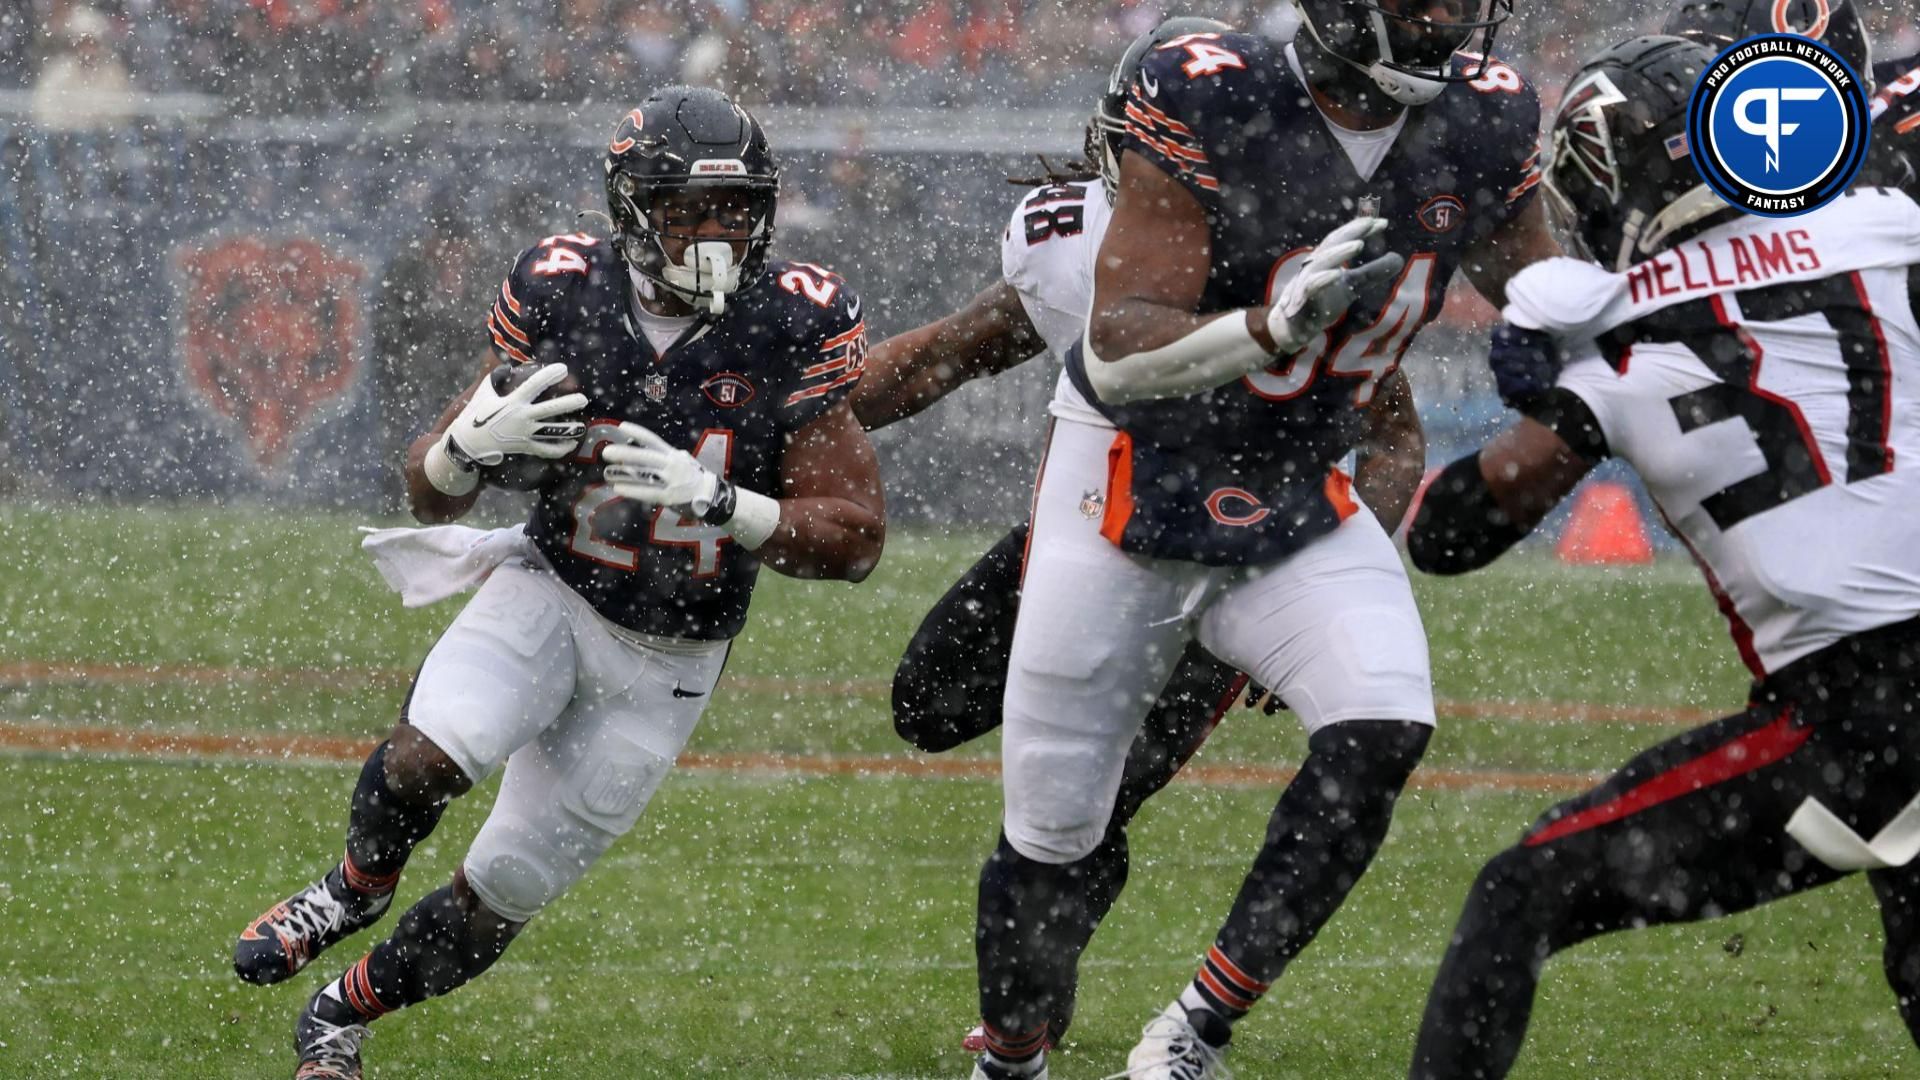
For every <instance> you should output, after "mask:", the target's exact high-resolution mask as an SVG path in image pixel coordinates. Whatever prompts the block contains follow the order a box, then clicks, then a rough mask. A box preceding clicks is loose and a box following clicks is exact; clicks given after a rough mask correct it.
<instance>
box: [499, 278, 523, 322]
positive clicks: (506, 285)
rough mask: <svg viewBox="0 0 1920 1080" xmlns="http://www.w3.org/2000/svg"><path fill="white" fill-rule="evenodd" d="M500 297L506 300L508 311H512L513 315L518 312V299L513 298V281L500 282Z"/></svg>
mask: <svg viewBox="0 0 1920 1080" xmlns="http://www.w3.org/2000/svg"><path fill="white" fill-rule="evenodd" d="M500 299H502V300H505V301H506V302H507V310H508V311H511V312H513V313H514V314H515V315H518V314H520V301H518V300H515V299H514V298H513V282H511V281H503V282H501V283H500Z"/></svg>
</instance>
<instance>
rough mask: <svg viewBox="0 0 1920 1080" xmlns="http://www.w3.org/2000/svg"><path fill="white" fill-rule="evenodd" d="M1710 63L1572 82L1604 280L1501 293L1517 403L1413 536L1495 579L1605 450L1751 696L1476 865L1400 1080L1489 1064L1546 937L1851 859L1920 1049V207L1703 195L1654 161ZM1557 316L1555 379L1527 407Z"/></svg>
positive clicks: (1447, 477)
mask: <svg viewBox="0 0 1920 1080" xmlns="http://www.w3.org/2000/svg"><path fill="white" fill-rule="evenodd" d="M1713 56H1714V54H1713V52H1712V51H1710V50H1708V49H1706V48H1704V47H1702V46H1700V45H1698V44H1695V43H1693V42H1690V41H1686V40H1682V39H1680V38H1675V37H1650V38H1639V39H1636V40H1634V41H1630V42H1627V43H1625V44H1622V45H1619V46H1616V47H1614V48H1612V49H1610V50H1608V51H1607V52H1605V53H1603V54H1601V55H1600V56H1599V57H1598V58H1597V59H1595V60H1593V61H1592V62H1591V63H1589V64H1588V65H1586V67H1584V68H1583V69H1581V71H1580V72H1579V73H1577V74H1576V75H1575V76H1574V79H1573V82H1572V83H1571V84H1570V85H1569V87H1568V90H1567V93H1566V95H1565V96H1564V98H1563V104H1562V106H1561V111H1560V113H1559V116H1558V118H1557V119H1556V121H1555V124H1554V129H1553V130H1554V134H1553V160H1552V165H1551V168H1550V169H1549V172H1548V177H1547V180H1546V182H1545V185H1544V186H1545V188H1546V190H1547V195H1548V200H1549V204H1550V205H1551V206H1553V207H1555V208H1556V209H1557V211H1558V212H1559V213H1561V214H1562V215H1563V216H1564V217H1565V218H1566V219H1567V225H1568V231H1569V232H1570V233H1572V234H1574V235H1577V236H1578V237H1579V238H1580V239H1581V240H1582V241H1583V242H1584V244H1585V246H1586V248H1587V249H1588V250H1587V252H1586V253H1587V254H1589V255H1590V256H1591V257H1592V258H1593V259H1594V260H1595V261H1597V262H1598V263H1600V264H1601V266H1605V267H1621V268H1624V269H1623V270H1622V271H1621V272H1610V271H1608V270H1603V269H1602V268H1601V266H1595V265H1592V264H1590V263H1582V262H1577V261H1574V260H1570V259H1559V260H1552V261H1549V262H1546V263H1542V264H1540V265H1538V266H1536V267H1533V268H1531V269H1528V270H1526V271H1523V272H1522V273H1520V274H1519V275H1518V276H1516V277H1515V278H1514V280H1513V281H1512V283H1511V284H1510V285H1509V286H1508V298H1509V303H1508V305H1507V307H1506V311H1505V314H1506V317H1507V319H1508V320H1509V322H1510V323H1512V324H1514V326H1515V327H1516V328H1514V329H1509V330H1508V331H1507V332H1505V333H1504V334H1502V335H1500V336H1499V337H1498V338H1497V339H1496V348H1495V352H1494V356H1493V363H1494V366H1495V369H1496V372H1497V373H1502V374H1503V377H1504V381H1505V382H1506V384H1507V386H1508V387H1509V389H1510V391H1511V392H1510V393H1509V394H1508V396H1509V397H1510V398H1512V399H1515V400H1517V401H1518V403H1519V404H1521V405H1522V406H1523V411H1525V412H1526V413H1527V414H1528V418H1527V419H1525V420H1523V421H1521V422H1520V423H1519V424H1518V425H1517V426H1515V427H1513V428H1511V429H1509V430H1508V431H1507V432H1506V433H1504V434H1502V435H1501V436H1499V437H1498V438H1496V439H1494V440H1493V441H1492V442H1490V443H1489V444H1488V445H1487V446H1486V447H1485V448H1483V449H1482V450H1480V451H1479V452H1478V453H1476V454H1474V455H1472V456H1470V457H1467V458H1464V459H1462V460H1460V461H1457V462H1455V463H1454V464H1453V465H1451V466H1449V467H1448V468H1447V469H1446V470H1445V471H1444V472H1442V474H1441V475H1440V477H1439V478H1437V479H1436V480H1435V482H1434V484H1433V486H1432V487H1431V488H1430V489H1429V492H1428V495H1427V498H1426V499H1425V500H1424V502H1423V504H1422V506H1421V509H1420V511H1419V514H1418V517H1417V518H1416V520H1415V522H1414V526H1413V529H1412V532H1411V535H1410V537H1409V547H1410V549H1411V551H1412V553H1413V557H1414V562H1415V564H1416V565H1417V566H1419V567H1420V568H1421V569H1424V570H1428V571H1430V572H1437V573H1458V572H1462V571H1466V570H1471V569H1474V568H1476V567H1478V566H1481V565H1484V564H1486V563H1487V562H1490V561H1491V560H1492V559H1494V558H1495V557H1497V556H1498V555H1499V554H1500V553H1501V552H1502V551H1504V550H1506V548H1507V547H1508V546H1510V545H1511V544H1512V543H1513V542H1514V541H1516V540H1518V539H1519V538H1520V537H1521V536H1523V535H1525V533H1526V532H1527V531H1528V530H1530V529H1531V528H1533V526H1534V525H1535V524H1537V523H1538V522H1539V521H1540V519H1541V518H1542V516H1543V515H1545V513H1546V512H1547V511H1548V510H1549V509H1551V508H1552V506H1553V505H1554V504H1555V503H1557V502H1558V501H1559V500H1560V499H1561V498H1562V497H1563V496H1564V495H1566V494H1567V493H1568V492H1569V491H1570V490H1571V489H1572V488H1573V486H1574V485H1575V484H1576V483H1577V482H1578V481H1579V479H1580V478H1581V477H1582V476H1584V475H1585V474H1586V472H1587V471H1588V470H1589V469H1591V468H1592V467H1593V465H1594V464H1595V463H1597V462H1599V461H1600V460H1602V459H1603V458H1606V457H1609V456H1612V457H1618V458H1621V459H1622V460H1625V461H1626V462H1628V463H1629V464H1631V465H1632V466H1633V467H1634V468H1635V469H1636V470H1637V471H1638V472H1639V474H1640V476H1641V478H1642V479H1643V480H1644V481H1645V482H1646V485H1647V489H1648V491H1649V492H1650V493H1651V494H1652V496H1653V498H1654V500H1655V501H1656V502H1657V503H1658V504H1659V506H1660V509H1661V512H1662V513H1663V514H1664V515H1665V516H1666V518H1667V520H1668V522H1669V523H1670V524H1671V526H1672V528H1673V530H1674V532H1675V533H1676V534H1677V535H1678V536H1679V537H1680V538H1681V540H1682V541H1683V542H1684V543H1685V544H1686V545H1687V546H1688V548H1689V549H1690V550H1691V551H1692V552H1693V554H1694V556H1695V558H1696V559H1697V560H1698V562H1699V564H1700V568H1701V570H1702V572H1703V573H1704V574H1705V576H1706V580H1707V585H1708V587H1709V588H1711V589H1712V590H1713V592H1714V594H1715V596H1716V597H1717V598H1718V599H1719V601H1720V608H1721V610H1722V611H1723V612H1724V613H1725V615H1726V617H1727V620H1728V622H1729V624H1730V625H1731V627H1732V631H1733V638H1734V643H1735V645H1736V647H1737V648H1738V649H1739V652H1740V655H1741V658H1742V659H1744V660H1745V661H1746V663H1747V664H1748V666H1749V667H1750V668H1751V669H1752V670H1753V675H1754V685H1753V690H1752V693H1751V694H1750V696H1749V702H1750V704H1749V705H1748V707H1747V708H1746V710H1745V711H1743V712H1739V713H1736V714H1734V715H1732V716H1729V717H1727V718H1725V719H1723V720H1719V721H1717V722H1715V723H1711V724H1708V725H1706V726H1704V727H1701V728H1697V729H1695V730H1693V731H1690V732H1688V733H1686V734H1684V735H1682V736H1680V737H1679V738H1676V739H1673V740H1670V741H1668V742H1666V743H1664V744H1662V745H1660V746H1656V747H1654V748H1652V749H1650V750H1648V751H1646V752H1645V753H1643V754H1641V755H1640V756H1639V757H1637V758H1635V759H1634V760H1632V761H1631V762H1629V763H1627V765H1626V766H1625V767H1624V768H1622V769H1621V770H1620V771H1619V772H1617V773H1615V774H1614V775H1613V777H1612V778H1610V779H1609V780H1607V781H1606V782H1605V783H1603V784H1601V785H1600V786H1599V787H1597V788H1595V789H1594V790H1593V791H1591V792H1589V793H1587V794H1586V795H1583V796H1580V797H1578V798H1575V799H1573V800H1571V801H1569V802H1566V803H1563V804H1561V805H1560V806H1557V807H1554V808H1553V809H1552V810H1549V811H1548V812H1547V813H1546V814H1545V815H1543V816H1542V817H1541V818H1540V819H1539V821H1538V822H1537V823H1536V824H1535V825H1534V826H1533V827H1532V828H1531V829H1530V830H1528V831H1527V833H1526V834H1525V835H1524V836H1523V837H1522V838H1521V840H1520V842H1519V843H1518V844H1516V845H1514V846H1513V847H1511V848H1509V849H1507V850H1506V851H1503V852H1501V853H1500V854H1498V855H1496V856H1495V857H1494V858H1493V859H1492V860H1491V861H1489V862H1488V863H1487V865H1486V867H1485V868H1484V869H1483V870H1482V871H1481V872H1480V876H1479V879H1478V880H1477V881H1476V882H1475V883H1474V886H1473V889H1472V892H1471V893H1470V894H1469V896H1468V898H1467V903H1466V909H1465V911H1463V912H1462V914H1461V916H1460V922H1459V925H1458V926H1457V927H1456V928H1455V930H1454V933H1453V937H1452V944H1451V945H1450V946H1449V948H1448V950H1447V954H1446V959H1445V961H1444V963H1443V964H1442V965H1441V968H1440V972H1439V974H1438V977H1437V978H1436V980H1435V982H1434V986H1433V990H1432V993H1431V995H1430V996H1429V998H1428V1001H1427V1008H1426V1016H1425V1019H1424V1021H1423V1023H1422V1025H1421V1030H1420V1038H1419V1045H1418V1047H1417V1049H1416V1051H1415V1059H1414V1063H1413V1068H1412V1076H1414V1077H1415V1078H1418V1080H1441V1078H1455V1077H1459V1078H1466V1077H1476V1078H1492V1077H1501V1076H1505V1075H1506V1074H1507V1071H1508V1070H1509V1069H1510V1068H1511V1067H1512V1064H1513V1062H1514V1059H1515V1058H1516V1057H1517V1056H1518V1054H1519V1052H1520V1047H1521V1043H1522V1041H1523V1040H1524V1038H1525V1036H1526V1028H1527V1020H1528V1015H1529V1012H1530V1010H1531V1008H1532V1003H1533V998H1534V993H1535V988H1536V985H1537V982H1538V978H1539V973H1540V970H1541V967H1542V965H1543V964H1544V963H1545V962H1546V960H1547V958H1548V957H1549V956H1551V955H1552V954H1553V953H1555V952H1557V951H1560V950H1562V949H1566V948H1569V947H1571V946H1574V945H1576V944H1578V943H1580V942H1582V941H1585V940H1587V939H1589V938H1593V937H1597V936H1599V935H1601V934H1606V933H1610V932H1613V931H1616V930H1625V929H1631V928H1637V927H1642V926H1648V925H1653V924H1660V923H1672V922H1685V921H1693V920H1698V919H1706V918H1711V917H1714V916H1717V915H1725V914H1729V913H1733V912H1738V911H1743V910H1745V909H1747V908H1751V907H1754V906H1756V905H1758V904H1762V903H1766V902H1768V901H1770V900H1775V899H1778V898H1780V897H1783V896H1788V895H1791V894H1794V893H1798V892H1801V891H1804V890H1807V889H1811V888H1814V887H1817V886H1820V885H1825V884H1827V883H1829V882H1832V881H1835V880H1838V879H1839V878H1841V877H1844V876H1846V875H1848V874H1851V873H1853V872H1855V871H1866V872H1867V877H1868V880H1869V881H1870V883H1871V884H1872V886H1873V890H1874V893H1875V895H1876V897H1877V898H1878V899H1879V902H1880V909H1881V915H1882V919H1883V922H1884V924H1885V930H1886V949H1885V954H1884V962H1885V967H1886V976H1887V979H1888V982H1889V983H1890V984H1891V985H1892V988H1893V990H1894V992H1895V996H1896V998H1897V1001H1898V1003H1899V1008H1900V1013H1901V1016H1902V1017H1903V1018H1904V1019H1905V1021H1906V1023H1907V1026H1908V1029H1909V1031H1911V1032H1913V1033H1914V1034H1915V1036H1916V1041H1920V932H1916V931H1920V866H1916V865H1915V864H1914V863H1913V862H1912V860H1913V857H1914V855H1915V854H1916V852H1920V716H1916V715H1915V710H1916V709H1920V544H1916V543H1915V539H1914V538H1915V536H1916V535H1917V534H1920V322H1916V319H1915V311H1916V307H1917V306H1920V206H1916V205H1915V203H1914V201H1913V199H1912V198H1910V197H1909V196H1908V195H1906V194H1904V193H1901V192H1898V191H1896V190H1894V189H1892V188H1887V187H1873V186H1864V185H1863V186H1858V187H1856V188H1855V189H1854V190H1852V191H1850V192H1849V193H1848V194H1847V195H1845V196H1844V197H1842V198H1840V199H1839V200H1837V201H1835V202H1834V203H1832V204H1830V205H1828V206H1827V207H1825V208H1823V209H1820V210H1817V211H1815V212H1813V213H1810V214H1807V215H1804V216H1801V217H1794V218H1784V219H1779V218H1763V217H1751V216H1746V215H1743V214H1741V213H1740V212H1739V211H1737V210H1735V209H1733V208H1731V207H1728V206H1727V205H1726V204H1724V203H1723V202H1721V201H1720V200H1719V199H1717V198H1716V197H1715V196H1713V195H1712V193H1711V192H1710V191H1708V190H1707V189H1706V188H1705V187H1704V186H1702V185H1701V184H1700V180H1699V177H1698V174H1697V173H1696V171H1695V170H1694V167H1693V165H1692V163H1691V162H1690V161H1689V160H1687V157H1686V152H1685V150H1684V149H1682V151H1681V152H1680V153H1679V154H1675V153H1673V152H1672V151H1673V148H1674V147H1676V146H1680V147H1684V145H1685V144H1684V143H1683V142H1679V141H1676V136H1682V135H1684V132H1685V131H1686V111H1687V99H1688V96H1689V95H1688V91H1689V90H1690V89H1691V88H1692V87H1693V85H1694V82H1695V79H1696V77H1697V76H1698V74H1699V72H1700V71H1701V70H1702V69H1703V68H1704V67H1706V66H1707V65H1708V64H1709V63H1711V62H1712V60H1713ZM1549 333H1550V334H1552V335H1554V336H1555V337H1557V338H1559V339H1560V340H1561V341H1563V342H1565V343H1566V353H1565V356H1566V362H1565V366H1564V368H1563V369H1562V370H1560V372H1559V374H1558V376H1557V379H1556V380H1554V381H1553V382H1551V383H1548V382H1546V381H1544V380H1543V381H1541V382H1539V383H1538V385H1539V387H1540V389H1539V391H1538V392H1535V393H1527V392H1526V391H1525V390H1524V389H1519V388H1520V387H1521V386H1522V384H1524V383H1525V381H1526V379H1525V377H1524V374H1525V371H1526V370H1527V369H1529V368H1532V369H1535V370H1537V369H1538V365H1539V361H1540V358H1541V357H1542V356H1543V355H1551V350H1550V349H1548V348H1547V347H1546V346H1547V344H1548V342H1547V340H1546V337H1545V335H1546V334H1549ZM1772 1071H1773V1070H1768V1069H1767V1068H1765V1067H1764V1065H1758V1066H1755V1065H1749V1066H1748V1067H1746V1068H1744V1069H1743V1072H1747V1073H1756V1074H1771V1072H1772Z"/></svg>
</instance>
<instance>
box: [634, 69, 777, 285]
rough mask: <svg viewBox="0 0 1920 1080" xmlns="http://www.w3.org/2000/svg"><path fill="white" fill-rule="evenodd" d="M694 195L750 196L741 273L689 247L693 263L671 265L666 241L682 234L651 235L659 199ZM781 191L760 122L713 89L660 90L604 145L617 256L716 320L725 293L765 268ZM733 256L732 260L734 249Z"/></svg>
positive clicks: (664, 233) (771, 154) (687, 252)
mask: <svg viewBox="0 0 1920 1080" xmlns="http://www.w3.org/2000/svg"><path fill="white" fill-rule="evenodd" d="M695 187H698V188H726V189H734V190H742V191H747V192H750V193H751V195H752V203H751V211H750V214H749V217H750V221H751V225H750V228H749V231H748V236H747V251H746V255H745V257H743V258H742V259H741V260H740V262H739V264H738V265H737V266H731V265H718V266H716V265H715V263H714V261H713V260H712V259H709V258H703V257H701V256H700V254H699V252H697V251H696V245H692V244H690V245H688V247H687V250H686V254H685V257H686V258H687V259H689V260H690V262H689V263H688V264H686V265H681V264H672V263H669V262H668V261H667V252H666V248H665V246H664V245H663V244H662V240H663V238H665V237H668V236H673V235H675V234H670V233H666V232H663V231H661V230H659V229H656V228H655V227H654V224H653V220H654V219H653V216H652V210H653V206H654V201H655V200H656V199H658V198H660V197H661V196H662V195H665V194H669V193H672V192H676V191H682V190H686V189H688V188H695ZM779 191H780V167H779V166H778V165H776V164H775V163H774V160H773V151H772V150H771V149H769V148H768V147H767V136H766V133H765V132H763V131H761V130H760V124H759V122H758V121H756V120H754V118H753V117H752V116H751V115H749V114H748V113H747V111H746V110H745V109H742V108H741V107H740V106H738V105H735V104H734V103H733V101H732V99H730V98H728V97H727V95H725V94H723V93H721V92H720V91H718V90H714V89H711V88H709V87H704V86H668V87H664V88H662V89H659V90H656V91H654V92H653V93H652V94H651V95H649V96H648V97H647V99H646V100H645V101H643V102H641V103H640V107H639V108H637V109H634V110H633V111H631V112H629V113H627V115H625V116H623V117H621V118H620V123H619V124H618V125H617V126H616V127H615V128H614V129H613V139H612V141H611V142H609V143H608V144H607V213H608V214H609V215H610V216H611V217H612V218H613V226H614V230H615V231H616V232H617V233H618V236H617V237H616V240H615V244H614V246H615V248H616V249H617V250H618V251H619V252H620V255H621V257H622V258H623V259H625V260H626V263H627V265H628V267H630V268H632V269H633V270H634V271H635V272H636V273H638V274H640V275H642V276H643V277H646V278H648V279H650V280H652V281H655V282H657V283H659V284H660V285H662V286H664V287H666V288H667V289H669V290H670V291H672V292H673V293H674V294H675V295H677V296H679V297H680V298H682V299H683V300H686V301H687V302H689V303H693V304H696V305H701V306H704V307H705V308H706V309H707V310H708V311H710V312H714V313H717V312H719V311H720V310H721V308H722V306H723V305H724V303H725V297H726V295H727V294H728V293H733V292H738V291H739V290H741V289H744V288H746V287H747V286H748V285H751V284H752V283H753V281H754V279H755V278H757V277H758V276H759V274H760V271H761V270H763V269H764V268H765V267H766V264H767V247H768V245H769V244H771V243H772V241H773V212H774V204H775V202H776V199H777V197H778V195H779ZM675 238H677V239H678V238H683V237H677V236H676V237H675ZM699 246H701V247H707V246H712V247H715V248H717V246H718V245H699ZM714 254H716V255H717V251H716V252H715V253H714ZM726 258H727V259H728V260H729V261H730V260H731V258H732V249H731V248H729V249H728V253H727V256H726Z"/></svg>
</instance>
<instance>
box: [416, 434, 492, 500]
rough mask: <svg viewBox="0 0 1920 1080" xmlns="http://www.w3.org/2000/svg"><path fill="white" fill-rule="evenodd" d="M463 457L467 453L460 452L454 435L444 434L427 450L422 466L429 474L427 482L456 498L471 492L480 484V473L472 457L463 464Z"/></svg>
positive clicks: (442, 492) (443, 493)
mask: <svg viewBox="0 0 1920 1080" xmlns="http://www.w3.org/2000/svg"><path fill="white" fill-rule="evenodd" d="M463 457H466V455H465V454H462V453H459V448H458V447H456V446H454V445H453V436H451V435H447V436H443V437H442V438H441V439H440V440H439V441H438V442H436V443H434V444H433V445H432V446H431V447H429V448H428V450H427V460H426V461H425V463H424V464H423V466H422V469H423V471H425V473H426V474H427V483H429V484H432V485H433V489H434V490H435V491H438V492H439V493H440V494H442V495H451V496H453V497H454V498H456V499H457V498H459V497H461V496H463V495H468V494H471V493H472V491H473V489H474V488H477V487H479V486H480V473H479V471H478V470H477V469H475V468H474V467H473V465H472V461H473V459H472V458H467V463H466V464H462V463H461V461H460V458H463Z"/></svg>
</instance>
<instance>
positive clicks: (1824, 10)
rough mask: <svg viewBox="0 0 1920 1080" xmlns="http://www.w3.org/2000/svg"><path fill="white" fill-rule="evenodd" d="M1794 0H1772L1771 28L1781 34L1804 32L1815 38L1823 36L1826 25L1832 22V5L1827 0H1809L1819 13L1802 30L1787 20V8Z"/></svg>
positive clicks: (1825, 31)
mask: <svg viewBox="0 0 1920 1080" xmlns="http://www.w3.org/2000/svg"><path fill="white" fill-rule="evenodd" d="M1794 2H1795V0H1773V28H1774V29H1775V30H1777V31H1779V32H1780V33H1782V34H1804V35H1806V36H1807V37H1810V38H1813V39H1815V40H1819V39H1820V38H1822V37H1825V36H1826V33H1827V27H1828V25H1830V24H1831V23H1832V22H1833V5H1832V4H1830V3H1828V0H1811V3H1812V4H1813V7H1814V9H1815V10H1816V11H1817V12H1818V13H1819V14H1817V15H1816V16H1815V17H1814V20H1813V25H1812V26H1809V27H1807V28H1806V29H1804V30H1802V29H1799V28H1798V27H1795V26H1794V25H1793V24H1792V23H1790V22H1788V21H1787V9H1788V8H1790V7H1792V6H1793V5H1794Z"/></svg>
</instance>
